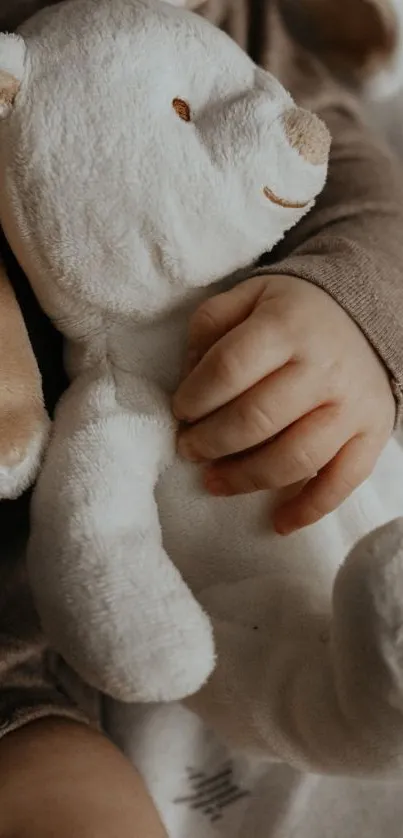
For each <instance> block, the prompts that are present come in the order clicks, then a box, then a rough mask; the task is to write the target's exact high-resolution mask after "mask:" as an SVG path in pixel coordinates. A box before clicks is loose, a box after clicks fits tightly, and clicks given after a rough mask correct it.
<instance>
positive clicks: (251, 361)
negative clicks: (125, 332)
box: [174, 79, 403, 532]
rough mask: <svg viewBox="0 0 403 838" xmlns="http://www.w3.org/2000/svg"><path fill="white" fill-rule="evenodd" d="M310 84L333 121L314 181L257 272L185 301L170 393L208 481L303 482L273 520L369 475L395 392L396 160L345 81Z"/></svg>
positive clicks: (402, 351) (398, 375) (401, 342)
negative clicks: (197, 306)
mask: <svg viewBox="0 0 403 838" xmlns="http://www.w3.org/2000/svg"><path fill="white" fill-rule="evenodd" d="M291 80H292V79H288V81H289V82H290V81H291ZM312 86H313V84H312ZM318 90H319V93H318V96H319V101H317V100H316V97H315V96H313V97H312V98H311V99H310V100H309V104H310V105H311V106H314V105H315V102H316V104H317V105H318V106H319V111H320V115H321V116H322V118H323V119H325V120H326V121H327V124H328V126H329V128H330V130H331V133H332V135H333V148H332V152H331V159H330V168H329V179H328V183H327V186H326V187H325V190H324V193H323V195H322V196H321V197H320V198H319V200H318V203H317V206H316V208H315V209H314V210H313V212H312V213H311V214H310V215H309V216H307V218H306V219H304V221H303V222H302V223H301V224H300V225H299V226H298V227H297V228H296V229H295V230H293V231H292V232H291V233H290V234H289V235H288V237H287V238H286V240H285V242H284V244H283V245H282V246H281V248H279V249H278V250H277V252H276V254H275V258H274V257H271V256H270V255H266V256H264V257H263V258H262V260H261V265H260V267H259V268H258V269H257V270H256V271H255V273H256V274H258V275H260V276H257V277H255V279H254V280H249V282H247V283H246V284H244V286H243V287H242V286H238V288H237V289H235V290H234V291H232V292H230V294H228V295H223V296H222V297H221V298H219V297H217V298H215V299H213V300H211V301H209V302H208V303H207V306H206V305H205V306H204V308H202V309H201V310H200V311H199V312H198V313H197V314H196V317H195V320H194V322H193V333H191V341H192V342H193V346H192V348H193V349H195V350H196V353H198V358H196V359H197V360H198V361H199V363H198V364H197V366H196V369H195V370H194V371H193V372H192V374H191V375H190V377H189V378H188V379H187V381H185V382H184V383H183V384H182V386H181V388H180V390H179V392H178V394H177V396H176V398H175V400H174V409H175V413H176V415H177V416H178V418H185V419H187V420H188V421H190V422H191V423H192V426H191V427H188V428H187V429H186V431H185V433H184V435H183V437H182V451H183V453H184V455H185V456H186V455H189V456H190V457H191V458H192V459H194V460H199V461H205V462H209V461H213V462H214V470H213V472H211V471H210V472H209V476H208V485H209V488H210V489H211V490H212V491H213V492H214V494H237V493H240V492H247V491H252V490H253V489H272V488H282V487H284V486H288V485H290V484H296V483H298V482H299V481H302V482H303V483H305V484H306V485H304V488H303V489H302V491H301V492H300V493H299V494H298V495H296V496H295V497H294V498H293V500H292V502H291V503H290V504H288V505H287V507H284V509H283V510H282V511H281V512H280V511H279V512H278V514H277V517H276V524H277V528H278V530H279V531H281V532H289V531H291V530H293V529H297V528H298V527H301V526H305V525H307V524H312V523H314V522H315V521H316V520H318V519H319V518H320V517H321V516H322V515H324V514H326V513H328V512H331V511H332V510H333V509H334V508H335V507H337V506H338V505H339V504H340V503H341V502H342V501H343V500H344V499H345V498H346V497H347V496H348V494H349V493H351V491H353V490H354V489H355V488H356V487H357V486H358V485H359V483H360V482H362V480H364V479H365V478H366V477H368V476H369V474H370V473H371V471H372V468H373V466H374V464H375V462H376V460H377V457H378V455H379V453H380V452H381V450H382V448H383V446H384V445H385V443H386V441H387V439H388V438H389V436H390V433H391V431H392V429H393V422H394V420H396V421H398V422H399V421H400V413H401V402H402V382H403V281H402V267H401V266H402V264H403V240H402V236H401V230H402V228H403V176H402V171H401V168H400V164H399V163H398V162H397V161H395V160H394V159H393V158H392V157H391V155H390V154H389V152H388V151H387V150H385V148H384V147H383V145H382V143H381V142H380V141H378V140H377V139H374V138H373V137H372V136H371V133H370V131H369V130H368V128H367V127H366V125H365V124H364V123H363V122H362V121H361V119H360V116H359V114H358V111H356V110H355V106H354V105H352V104H351V103H350V100H349V99H348V97H347V95H346V94H343V95H344V102H343V95H342V94H341V93H340V92H339V90H338V88H337V87H336V86H334V85H332V83H331V82H329V87H326V86H325V87H324V88H323V89H322V92H321V93H320V90H321V88H320V84H319V82H318ZM320 96H322V98H320ZM258 280H260V282H261V285H259V282H258ZM301 280H305V282H301ZM314 286H316V287H314ZM200 358H201V359H202V360H201V361H200ZM393 397H394V399H395V403H394V402H393ZM229 431H230V432H229ZM274 438H275V439H274ZM257 446H259V448H257ZM235 454H236V455H237V457H236V458H233V457H232V455H235ZM224 457H225V458H226V459H223V458H224Z"/></svg>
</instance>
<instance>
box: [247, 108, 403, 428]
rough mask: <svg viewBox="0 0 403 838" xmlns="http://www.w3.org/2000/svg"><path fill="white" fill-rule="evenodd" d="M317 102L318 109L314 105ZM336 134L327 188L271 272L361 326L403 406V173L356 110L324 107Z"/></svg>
mask: <svg viewBox="0 0 403 838" xmlns="http://www.w3.org/2000/svg"><path fill="white" fill-rule="evenodd" d="M310 104H312V103H310ZM319 113H320V115H321V116H322V118H323V119H324V120H325V121H326V123H327V125H328V127H329V129H330V131H331V133H332V136H333V147H332V152H331V160H330V168H329V176H328V182H327V185H326V187H325V190H324V192H323V194H322V196H321V197H320V199H319V200H318V202H317V205H316V207H315V209H314V210H313V212H312V213H311V214H310V215H309V216H308V217H307V218H306V219H304V220H303V222H302V223H301V224H300V225H299V226H298V227H297V228H295V229H294V230H293V231H292V232H291V233H290V234H289V235H288V236H287V238H286V239H285V240H284V242H283V243H282V244H281V245H280V247H279V248H278V249H277V251H276V253H275V256H274V261H273V254H271V256H267V257H263V259H262V260H261V265H262V268H261V270H262V269H263V271H264V272H265V273H271V274H290V275H292V276H297V277H301V278H302V279H305V280H308V281H310V282H313V283H314V284H315V285H318V286H320V287H321V288H323V289H324V290H325V291H327V292H328V293H329V294H331V295H332V297H334V299H335V300H337V302H338V303H339V304H340V305H341V306H342V307H343V308H344V309H345V310H346V311H347V312H348V314H349V315H350V316H351V317H352V318H353V319H354V320H355V321H356V323H357V324H358V325H359V326H360V327H361V329H362V331H363V332H364V333H365V335H366V336H367V337H368V339H369V341H370V342H371V344H372V345H373V347H374V348H375V350H376V351H377V352H378V354H379V356H380V357H381V359H382V360H383V362H384V364H385V365H386V367H387V369H388V371H389V375H390V380H391V385H392V388H393V391H394V394H395V396H396V400H397V404H398V419H397V421H398V422H399V421H400V420H401V417H402V413H403V411H402V403H403V170H402V169H401V167H400V163H399V162H398V161H397V160H395V159H394V158H393V157H392V156H391V154H389V152H388V150H387V149H386V148H385V147H383V144H382V142H381V141H380V140H379V141H378V139H376V138H374V137H373V136H372V135H371V133H370V131H369V129H368V128H367V126H366V125H365V123H364V122H363V121H361V119H360V116H359V114H358V112H355V111H354V109H353V108H350V107H348V106H346V107H344V106H343V104H342V103H340V104H339V105H337V104H336V103H334V102H333V103H328V104H327V105H325V106H324V107H323V108H319Z"/></svg>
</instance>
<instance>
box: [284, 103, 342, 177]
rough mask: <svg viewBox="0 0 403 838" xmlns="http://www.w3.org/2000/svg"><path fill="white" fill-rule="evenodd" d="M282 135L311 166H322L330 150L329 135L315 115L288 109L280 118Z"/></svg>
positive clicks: (297, 109) (300, 109)
mask: <svg viewBox="0 0 403 838" xmlns="http://www.w3.org/2000/svg"><path fill="white" fill-rule="evenodd" d="M281 120H282V124H283V129H284V133H285V135H286V137H287V140H288V142H289V144H290V146H291V147H292V148H294V149H295V150H296V151H298V153H299V154H300V155H301V157H303V159H304V160H306V162H307V163H311V165H313V166H323V165H324V164H325V163H326V161H327V158H328V155H329V150H330V142H331V139H330V134H329V131H328V130H327V128H326V125H325V124H324V123H323V122H322V120H321V119H319V118H318V117H317V116H315V114H313V113H310V112H309V111H305V110H304V109H303V108H290V109H289V110H287V111H285V113H284V114H283V115H282V117H281Z"/></svg>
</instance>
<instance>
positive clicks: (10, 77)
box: [0, 33, 26, 119]
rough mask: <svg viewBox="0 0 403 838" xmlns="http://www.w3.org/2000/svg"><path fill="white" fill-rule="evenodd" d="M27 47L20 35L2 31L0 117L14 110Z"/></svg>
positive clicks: (0, 47)
mask: <svg viewBox="0 0 403 838" xmlns="http://www.w3.org/2000/svg"><path fill="white" fill-rule="evenodd" d="M25 53H26V47H25V43H24V41H23V39H22V38H21V37H20V36H19V35H5V34H3V33H0V119H5V118H6V117H7V116H8V115H9V114H10V113H11V111H12V108H13V104H14V100H15V97H16V95H17V93H18V91H19V89H20V85H21V81H22V77H23V74H24V65H25Z"/></svg>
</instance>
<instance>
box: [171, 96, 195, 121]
mask: <svg viewBox="0 0 403 838" xmlns="http://www.w3.org/2000/svg"><path fill="white" fill-rule="evenodd" d="M172 107H173V109H174V111H176V113H177V114H178V116H179V119H183V121H184V122H190V121H191V118H192V117H191V113H190V107H189V105H188V103H187V102H185V100H184V99H174V100H173V102H172Z"/></svg>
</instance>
